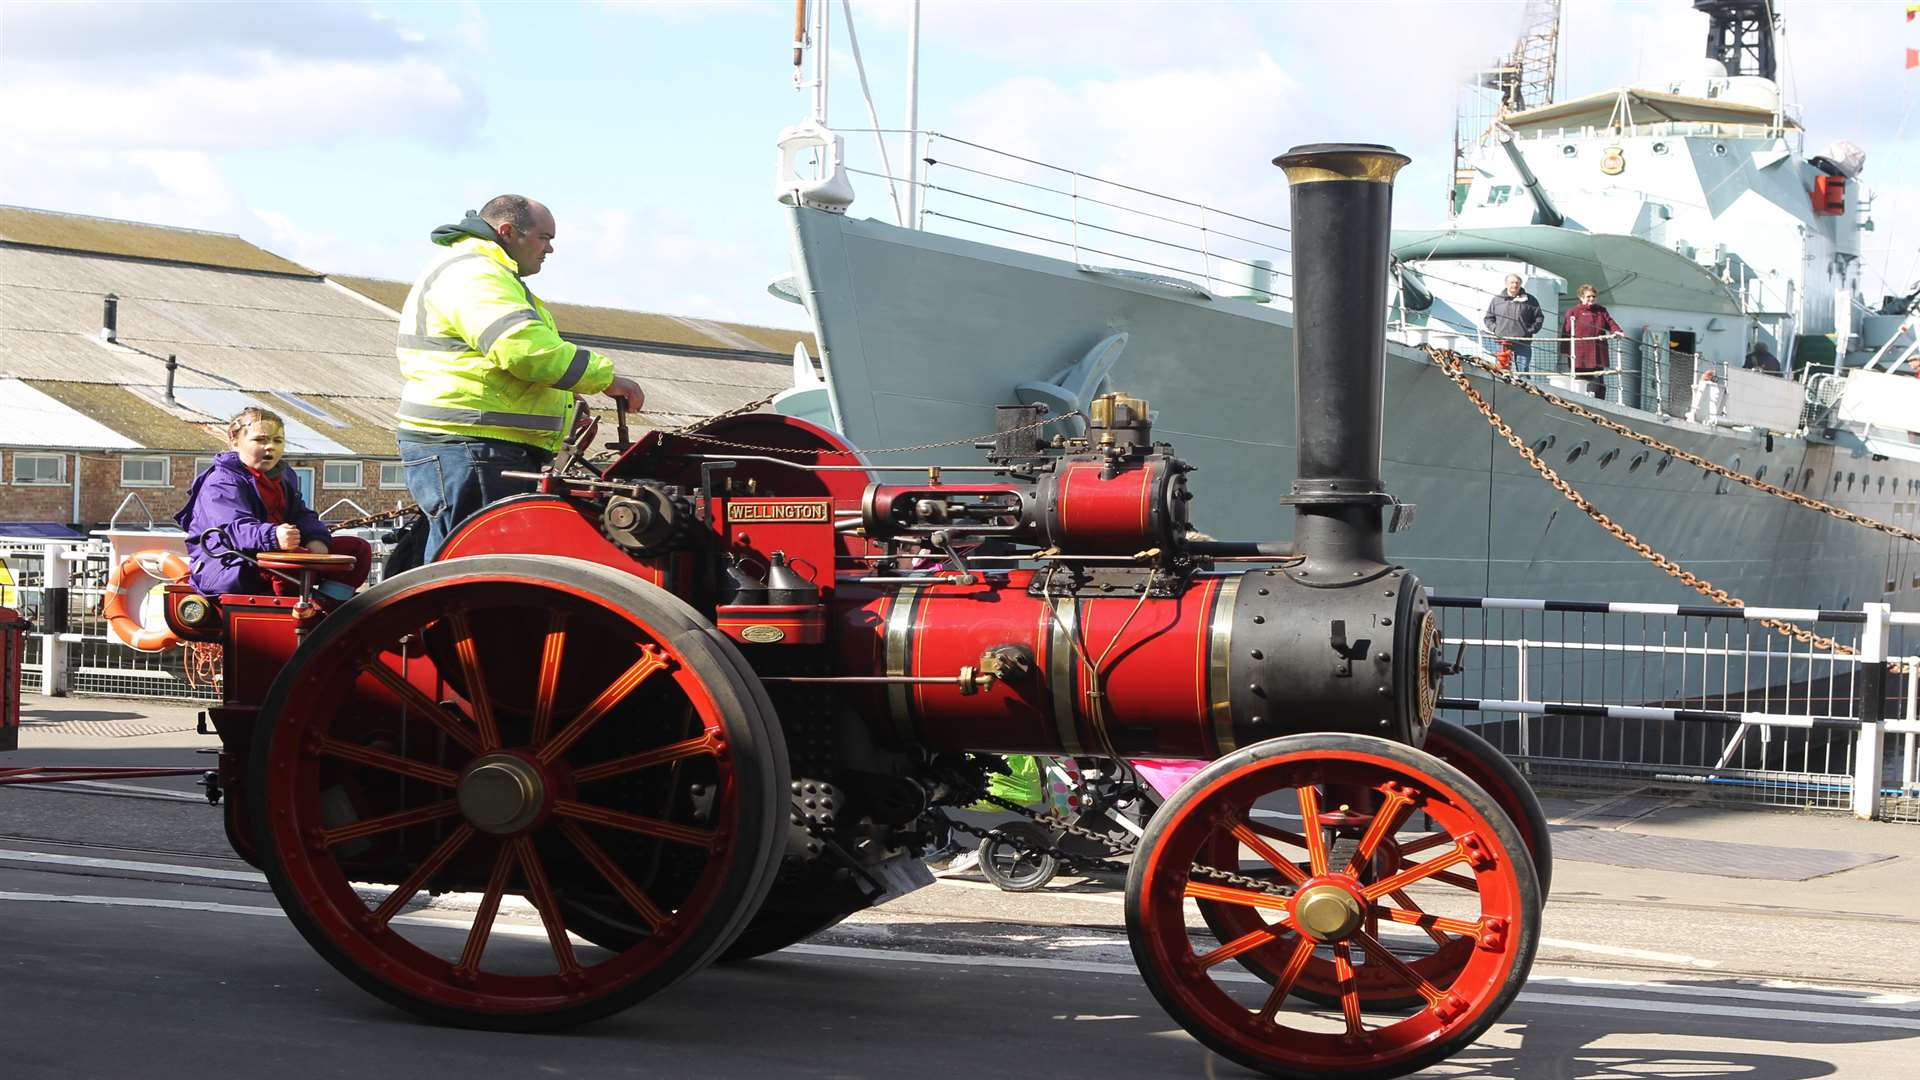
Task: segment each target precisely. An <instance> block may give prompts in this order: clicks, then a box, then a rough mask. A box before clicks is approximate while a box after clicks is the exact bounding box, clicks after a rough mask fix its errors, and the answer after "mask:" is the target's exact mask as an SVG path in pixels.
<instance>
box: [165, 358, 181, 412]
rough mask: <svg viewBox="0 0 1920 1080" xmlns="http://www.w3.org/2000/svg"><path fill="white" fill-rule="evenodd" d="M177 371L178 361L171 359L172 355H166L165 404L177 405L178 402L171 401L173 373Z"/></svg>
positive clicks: (178, 367)
mask: <svg viewBox="0 0 1920 1080" xmlns="http://www.w3.org/2000/svg"><path fill="white" fill-rule="evenodd" d="M179 370H180V361H178V360H175V359H174V358H173V354H172V353H168V354H167V404H169V405H176V404H179V403H178V402H176V401H174V400H173V373H174V372H176V371H179Z"/></svg>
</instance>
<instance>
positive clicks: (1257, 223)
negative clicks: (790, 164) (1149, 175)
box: [835, 128, 1292, 302]
mask: <svg viewBox="0 0 1920 1080" xmlns="http://www.w3.org/2000/svg"><path fill="white" fill-rule="evenodd" d="M835 130H836V131H838V132H840V133H842V134H846V135H853V134H871V135H874V136H875V137H876V139H880V138H884V137H887V136H898V137H900V138H901V139H902V140H903V141H904V140H905V139H906V138H907V137H909V136H912V137H914V139H915V140H916V142H917V144H918V145H919V146H920V148H921V149H920V151H919V154H920V157H919V160H918V161H917V162H915V163H914V164H916V165H917V166H918V168H916V169H915V170H913V172H914V175H913V176H910V177H901V176H899V175H897V174H896V173H895V172H894V170H892V169H891V168H890V167H889V165H888V164H887V163H886V162H885V161H876V160H874V158H876V157H883V156H884V155H883V154H881V152H880V151H878V150H873V151H869V150H868V148H866V147H865V146H864V145H863V144H862V143H861V141H860V140H854V141H853V142H852V143H851V144H850V145H849V146H848V148H847V156H848V158H849V164H848V165H847V172H849V173H851V174H853V175H855V176H860V177H866V178H868V179H872V180H879V181H882V182H884V183H886V184H888V185H890V186H891V185H905V186H906V187H908V188H910V189H912V191H913V193H914V197H913V198H912V199H911V200H909V201H910V203H911V204H913V205H915V206H916V207H917V212H916V215H915V217H914V220H913V221H912V222H910V223H909V224H910V226H911V227H913V228H919V229H927V230H929V231H939V232H942V233H945V234H948V235H957V236H963V237H974V238H980V237H982V236H983V234H984V237H987V238H991V240H992V242H994V243H997V244H999V245H1001V246H1011V247H1015V248H1021V249H1025V250H1031V251H1034V252H1036V253H1041V254H1050V255H1059V254H1062V253H1064V254H1066V255H1067V256H1069V257H1070V258H1071V259H1072V260H1073V261H1074V262H1076V263H1079V264H1081V265H1082V266H1085V267H1087V268H1089V269H1099V268H1106V267H1112V268H1117V269H1123V270H1135V271H1142V272H1146V273H1150V274H1165V275H1169V276H1171V277H1172V278H1175V279H1177V280H1180V281H1184V282H1187V283H1189V284H1191V285H1195V286H1198V287H1200V288H1202V289H1205V290H1206V291H1207V293H1208V294H1209V295H1214V296H1223V297H1238V298H1246V299H1255V300H1257V301H1259V302H1273V301H1286V300H1289V299H1290V298H1291V289H1290V288H1289V286H1288V284H1287V279H1288V277H1289V274H1288V261H1289V260H1288V256H1289V255H1290V253H1291V250H1292V249H1291V248H1290V246H1289V238H1290V236H1291V230H1290V229H1288V227H1287V226H1285V225H1280V224H1276V223H1274V222H1271V221H1264V220H1261V219H1260V218H1256V217H1250V216H1247V215H1245V214H1238V213H1234V212H1232V211H1229V210H1223V209H1220V208H1219V207H1215V206H1209V205H1206V204H1204V203H1199V202H1195V201H1192V200H1189V199H1182V198H1178V197H1175V196H1171V195H1166V194H1163V193H1161V192H1157V191H1152V190H1149V189H1147V188H1144V187H1139V186H1136V185H1132V184H1127V183H1123V182H1121V181H1117V180H1109V179H1106V178H1104V177H1100V176H1094V175H1092V174H1089V173H1085V172H1081V171H1079V170H1077V169H1071V168H1068V167H1066V166H1063V165H1056V164H1053V163H1051V162H1046V161H1041V160H1039V159H1037V158H1032V157H1028V156H1026V155H1024V154H1016V153H1012V152H1009V151H1005V150H998V149H995V148H993V147H990V146H986V145H984V144H982V143H977V142H973V141H971V140H968V139H962V138H959V137H957V136H953V135H947V134H943V133H941V132H937V131H930V130H919V131H909V130H908V129H905V128H836V129H835Z"/></svg>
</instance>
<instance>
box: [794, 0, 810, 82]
mask: <svg viewBox="0 0 1920 1080" xmlns="http://www.w3.org/2000/svg"><path fill="white" fill-rule="evenodd" d="M806 44H807V0H793V66H794V67H799V66H800V54H801V53H802V52H804V51H805V50H806Z"/></svg>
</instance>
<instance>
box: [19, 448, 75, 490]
mask: <svg viewBox="0 0 1920 1080" xmlns="http://www.w3.org/2000/svg"><path fill="white" fill-rule="evenodd" d="M11 479H12V481H13V482H14V483H16V484H64V483H66V482H67V456H66V455H65V454H15V455H13V475H12V478H11Z"/></svg>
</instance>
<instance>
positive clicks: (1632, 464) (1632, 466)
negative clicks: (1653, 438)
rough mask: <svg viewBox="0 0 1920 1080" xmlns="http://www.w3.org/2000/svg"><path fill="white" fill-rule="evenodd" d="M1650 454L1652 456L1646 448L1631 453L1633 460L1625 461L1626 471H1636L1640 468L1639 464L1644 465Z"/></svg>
mask: <svg viewBox="0 0 1920 1080" xmlns="http://www.w3.org/2000/svg"><path fill="white" fill-rule="evenodd" d="M1652 456H1653V454H1652V452H1651V451H1647V450H1642V451H1640V452H1639V453H1637V454H1635V455H1633V460H1632V461H1629V462H1627V471H1628V472H1638V471H1639V470H1640V466H1642V465H1645V464H1646V463H1647V459H1648V458H1650V457H1652Z"/></svg>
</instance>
